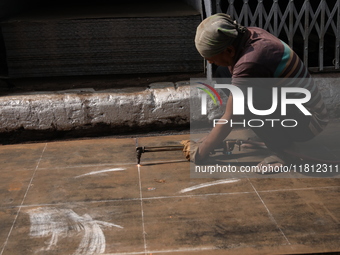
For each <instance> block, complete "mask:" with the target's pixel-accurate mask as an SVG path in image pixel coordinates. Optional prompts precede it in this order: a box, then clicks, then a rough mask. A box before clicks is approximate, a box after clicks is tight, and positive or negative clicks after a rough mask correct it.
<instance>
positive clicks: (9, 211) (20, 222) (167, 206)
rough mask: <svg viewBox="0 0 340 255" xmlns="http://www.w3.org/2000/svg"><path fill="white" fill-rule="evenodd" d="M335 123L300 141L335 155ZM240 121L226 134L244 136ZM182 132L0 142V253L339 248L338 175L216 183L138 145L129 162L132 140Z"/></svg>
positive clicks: (245, 154)
mask: <svg viewBox="0 0 340 255" xmlns="http://www.w3.org/2000/svg"><path fill="white" fill-rule="evenodd" d="M339 128H340V123H339V122H336V123H332V124H331V125H329V126H328V128H327V131H326V132H325V133H324V134H323V135H322V136H320V137H318V138H316V139H315V140H313V141H311V142H310V143H307V144H305V145H303V146H302V147H303V149H304V150H305V151H306V153H308V154H309V155H312V156H313V155H315V156H318V157H322V158H327V159H333V160H335V159H340V146H339V142H340V136H339V133H338V130H339ZM242 132H243V131H237V132H234V133H233V134H232V137H234V138H243V137H242V136H244V134H243V133H242ZM188 138H189V135H177V136H162V137H141V138H138V139H137V140H136V139H133V138H126V139H115V138H109V139H90V140H75V141H63V142H49V143H36V144H21V145H20V144H19V145H6V146H1V147H0V163H1V171H0V201H1V205H0V244H1V246H0V255H2V254H4V255H9V254H11V255H12V254H13V255H19V254H25V255H27V254H74V255H76V254H78V255H79V254H83V255H89V254H298V253H312V252H336V251H340V203H339V202H340V178H336V177H339V176H337V175H334V176H333V178H314V177H315V176H313V175H306V176H304V175H302V174H301V175H298V176H292V175H290V174H289V173H288V174H287V175H286V176H283V177H284V178H275V177H276V176H271V177H266V178H255V177H256V176H255V177H254V176H252V177H251V178H249V177H247V178H240V179H237V181H234V182H224V183H222V184H221V183H220V184H218V182H216V181H219V179H207V178H198V179H193V178H190V171H189V169H190V167H189V166H190V164H189V163H188V162H187V161H185V159H184V157H183V156H182V152H180V151H173V152H158V153H145V154H143V155H142V166H141V167H137V166H136V158H135V147H136V143H137V144H138V145H139V146H157V145H174V144H177V143H178V142H179V141H181V140H183V139H188ZM235 153H236V152H235ZM237 153H238V154H237V155H233V157H230V158H229V162H230V164H233V163H235V164H236V163H238V166H240V164H242V162H243V163H247V162H258V161H260V160H261V159H262V157H263V156H264V154H265V152H258V151H255V150H248V151H247V150H244V151H241V152H237ZM313 153H314V154H313ZM227 161H228V160H227ZM297 177H298V178H297ZM302 177H303V178H302ZM307 177H308V178H307ZM311 177H313V178H311ZM233 180H235V179H233ZM200 184H207V185H205V186H203V187H202V186H197V185H200ZM214 184H215V185H214ZM209 185H210V186H209Z"/></svg>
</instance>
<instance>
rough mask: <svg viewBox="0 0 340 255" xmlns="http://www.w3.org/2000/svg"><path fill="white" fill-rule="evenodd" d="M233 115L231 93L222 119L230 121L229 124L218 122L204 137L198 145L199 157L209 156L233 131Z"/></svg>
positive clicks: (200, 158)
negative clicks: (231, 123)
mask: <svg viewBox="0 0 340 255" xmlns="http://www.w3.org/2000/svg"><path fill="white" fill-rule="evenodd" d="M232 117H233V97H232V95H231V94H230V95H229V98H228V101H227V105H226V110H225V113H224V115H223V116H222V117H221V119H225V120H227V121H228V123H227V124H224V125H219V124H217V125H216V126H215V127H214V128H213V129H212V130H211V132H210V133H209V135H208V136H207V137H206V138H205V139H204V141H203V142H202V143H201V144H200V145H199V147H198V155H197V156H198V159H199V160H202V159H204V158H206V157H208V156H209V153H210V151H212V150H213V149H214V148H216V147H217V145H218V144H220V143H221V141H223V140H224V139H225V138H226V137H227V136H228V135H229V133H230V132H231V130H232V127H231V126H230V120H231V119H232Z"/></svg>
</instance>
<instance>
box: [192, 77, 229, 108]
mask: <svg viewBox="0 0 340 255" xmlns="http://www.w3.org/2000/svg"><path fill="white" fill-rule="evenodd" d="M197 83H199V84H202V85H204V86H206V87H207V88H208V89H210V90H211V91H212V92H213V93H214V94H215V96H216V98H217V99H218V101H219V103H220V105H222V104H223V103H222V99H221V96H220V95H219V94H218V93H217V91H216V89H214V88H213V87H212V86H210V85H208V84H206V83H203V82H197ZM197 88H198V89H200V90H203V91H204V92H205V93H207V94H208V95H209V96H210V98H211V99H212V100H213V101H214V104H215V105H217V101H216V99H215V97H214V96H213V94H212V93H211V92H210V91H209V90H208V89H205V88H200V87H197Z"/></svg>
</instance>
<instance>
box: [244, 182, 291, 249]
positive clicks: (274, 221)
mask: <svg viewBox="0 0 340 255" xmlns="http://www.w3.org/2000/svg"><path fill="white" fill-rule="evenodd" d="M248 181H249V183H250V185H251V186H252V187H253V190H254V191H255V193H256V195H257V196H258V198H259V199H260V200H261V203H262V204H263V206H264V208H266V210H267V213H268V215H269V218H270V220H271V221H272V222H273V223H274V224H275V225H276V227H277V228H278V229H279V230H280V232H281V234H282V235H283V237H284V238H285V239H286V241H287V243H288V244H289V245H291V243H290V242H289V240H288V238H287V236H286V235H285V233H283V230H282V229H281V228H280V227H279V224H278V223H277V221H276V220H275V218H274V216H273V214H272V213H271V212H270V211H269V209H268V207H267V205H266V204H265V203H264V201H263V199H262V198H261V196H260V194H259V193H258V192H257V190H256V189H255V187H254V185H253V184H252V183H251V181H250V180H249V178H248Z"/></svg>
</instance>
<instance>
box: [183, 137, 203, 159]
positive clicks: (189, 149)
mask: <svg viewBox="0 0 340 255" xmlns="http://www.w3.org/2000/svg"><path fill="white" fill-rule="evenodd" d="M181 144H183V145H184V148H183V152H184V155H185V158H186V159H187V160H188V161H192V162H196V161H197V157H198V145H199V143H196V142H194V141H190V140H183V141H181Z"/></svg>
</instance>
